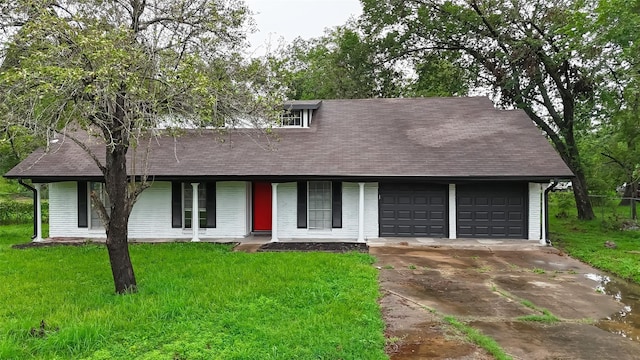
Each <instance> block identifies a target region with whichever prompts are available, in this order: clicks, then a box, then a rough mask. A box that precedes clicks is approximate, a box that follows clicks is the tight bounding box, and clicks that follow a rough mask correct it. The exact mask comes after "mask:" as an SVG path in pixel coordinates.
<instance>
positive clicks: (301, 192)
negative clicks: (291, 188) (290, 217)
mask: <svg viewBox="0 0 640 360" xmlns="http://www.w3.org/2000/svg"><path fill="white" fill-rule="evenodd" d="M306 227H307V182H306V181H298V229H306Z"/></svg>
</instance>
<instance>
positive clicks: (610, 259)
mask: <svg viewBox="0 0 640 360" xmlns="http://www.w3.org/2000/svg"><path fill="white" fill-rule="evenodd" d="M553 200H554V199H553V198H552V201H551V202H550V206H549V212H550V214H549V226H550V232H551V236H550V237H551V240H552V242H553V244H554V246H557V247H559V248H561V249H563V250H564V251H566V252H567V253H568V254H569V255H571V256H572V257H575V258H577V259H580V260H582V261H584V262H586V263H589V264H591V265H593V266H594V267H596V268H599V269H602V270H606V271H608V272H611V273H613V274H616V275H618V276H620V277H622V278H624V279H628V280H632V281H634V282H637V283H640V253H638V252H639V251H640V231H638V230H626V231H623V230H620V229H619V227H618V225H619V223H620V221H621V219H620V214H629V213H630V212H629V208H628V207H624V206H622V207H617V208H616V209H613V210H611V208H610V207H607V208H606V209H607V211H608V213H605V216H604V219H603V218H602V216H600V218H599V219H596V220H591V221H581V220H577V217H576V212H575V207H574V206H572V207H571V208H570V209H569V210H567V209H566V208H565V209H564V210H563V211H564V212H565V213H567V216H566V217H562V218H558V217H557V216H556V214H558V212H559V209H558V206H554V205H555V204H556V202H555V201H553ZM639 207H640V204H639ZM600 211H601V210H600V209H596V212H597V213H599V212H600ZM606 241H613V242H615V243H616V245H617V248H616V249H609V248H606V247H605V246H604V243H605V242H606Z"/></svg>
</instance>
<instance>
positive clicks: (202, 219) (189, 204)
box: [182, 184, 207, 229]
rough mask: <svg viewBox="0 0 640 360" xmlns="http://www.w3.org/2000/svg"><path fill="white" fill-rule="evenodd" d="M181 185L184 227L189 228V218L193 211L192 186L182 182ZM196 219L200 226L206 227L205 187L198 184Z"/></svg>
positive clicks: (190, 218)
mask: <svg viewBox="0 0 640 360" xmlns="http://www.w3.org/2000/svg"><path fill="white" fill-rule="evenodd" d="M182 186H183V196H182V198H183V202H182V208H183V209H184V210H183V211H184V228H185V229H191V220H192V219H193V218H192V214H191V213H192V212H193V187H192V186H191V184H182ZM198 212H199V214H198V219H199V222H198V224H200V225H199V226H200V228H205V227H207V189H206V187H204V186H202V185H200V186H198Z"/></svg>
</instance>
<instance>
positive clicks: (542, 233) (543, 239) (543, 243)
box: [538, 184, 547, 246]
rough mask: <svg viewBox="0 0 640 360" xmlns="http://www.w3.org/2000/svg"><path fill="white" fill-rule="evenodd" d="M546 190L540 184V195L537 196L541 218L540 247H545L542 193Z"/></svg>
mask: <svg viewBox="0 0 640 360" xmlns="http://www.w3.org/2000/svg"><path fill="white" fill-rule="evenodd" d="M545 190H546V188H545V187H544V186H543V185H542V184H540V195H538V199H539V203H540V217H541V218H542V219H541V221H540V223H541V226H540V245H545V246H546V245H547V231H546V230H547V212H546V211H545V210H546V209H545V206H544V192H545Z"/></svg>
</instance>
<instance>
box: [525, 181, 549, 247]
mask: <svg viewBox="0 0 640 360" xmlns="http://www.w3.org/2000/svg"><path fill="white" fill-rule="evenodd" d="M543 190H544V184H538V183H529V201H528V204H529V210H528V218H529V220H528V221H529V222H528V227H529V235H528V236H527V239H529V240H542V237H543V236H544V235H542V234H541V233H540V226H541V224H542V226H543V228H544V221H545V220H544V216H545V215H544V209H543V207H544V202H543V195H544V191H543ZM541 243H542V242H541Z"/></svg>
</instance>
